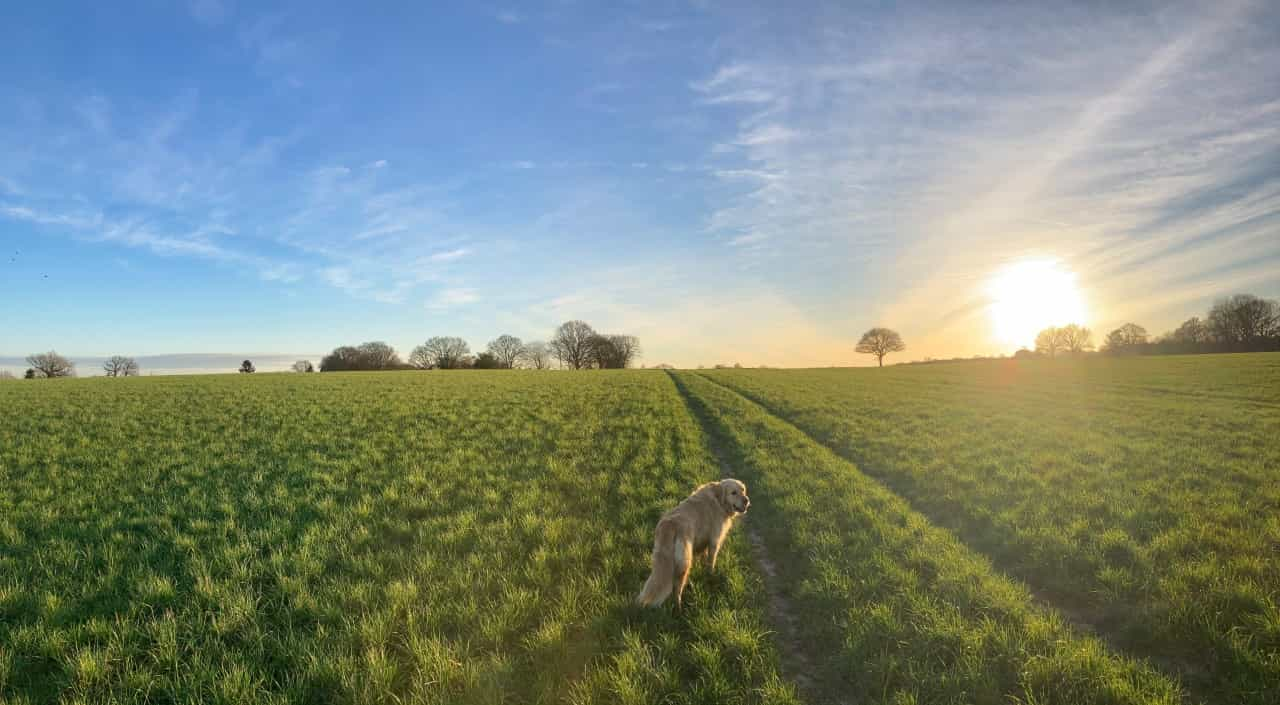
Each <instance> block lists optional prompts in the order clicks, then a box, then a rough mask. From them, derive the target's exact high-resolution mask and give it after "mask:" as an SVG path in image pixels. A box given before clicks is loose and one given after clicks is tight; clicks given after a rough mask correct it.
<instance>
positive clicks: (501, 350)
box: [477, 335, 524, 370]
mask: <svg viewBox="0 0 1280 705" xmlns="http://www.w3.org/2000/svg"><path fill="white" fill-rule="evenodd" d="M523 350H524V343H523V342H521V341H520V339H519V338H517V337H515V336H514V335H500V336H498V337H497V338H494V339H493V340H490V341H489V347H488V353H489V354H490V355H492V356H493V359H494V361H496V362H497V365H498V368H500V369H507V370H509V369H511V368H513V367H515V366H516V362H517V361H518V360H519V359H520V353H521V352H522V351H523ZM477 359H478V358H477ZM485 364H488V363H487V362H486V363H485Z"/></svg>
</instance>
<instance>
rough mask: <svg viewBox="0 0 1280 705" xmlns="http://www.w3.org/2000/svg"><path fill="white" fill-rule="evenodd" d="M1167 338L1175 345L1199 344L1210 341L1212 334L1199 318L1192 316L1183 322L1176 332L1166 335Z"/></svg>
mask: <svg viewBox="0 0 1280 705" xmlns="http://www.w3.org/2000/svg"><path fill="white" fill-rule="evenodd" d="M1168 338H1169V339H1170V340H1172V341H1173V342H1175V343H1190V344H1200V343H1208V342H1210V341H1212V340H1213V333H1212V332H1211V331H1210V330H1209V326H1207V325H1205V322H1204V321H1202V320H1200V317H1199V316H1192V317H1191V318H1188V319H1187V320H1185V321H1183V322H1182V325H1180V326H1178V329H1177V330H1175V331H1173V332H1172V333H1170V334H1169V335H1168Z"/></svg>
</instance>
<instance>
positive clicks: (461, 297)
mask: <svg viewBox="0 0 1280 705" xmlns="http://www.w3.org/2000/svg"><path fill="white" fill-rule="evenodd" d="M479 300H480V293H479V292H478V291H476V290H475V289H471V288H466V287H460V288H453V289H444V290H441V291H440V292H439V293H437V294H436V295H435V296H434V297H432V298H431V300H430V301H428V302H427V308H429V309H433V310H445V309H451V308H456V307H458V306H465V305H467V304H473V303H475V302H477V301H479Z"/></svg>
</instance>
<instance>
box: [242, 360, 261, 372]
mask: <svg viewBox="0 0 1280 705" xmlns="http://www.w3.org/2000/svg"><path fill="white" fill-rule="evenodd" d="M257 371H258V368H256V367H254V366H253V362H252V361H251V360H245V361H244V362H242V363H240V374H245V375H248V374H253V373H254V372H257Z"/></svg>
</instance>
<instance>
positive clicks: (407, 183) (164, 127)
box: [0, 0, 1280, 369]
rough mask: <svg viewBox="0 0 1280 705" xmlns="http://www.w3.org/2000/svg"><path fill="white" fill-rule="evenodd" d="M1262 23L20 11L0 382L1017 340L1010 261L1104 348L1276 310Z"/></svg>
mask: <svg viewBox="0 0 1280 705" xmlns="http://www.w3.org/2000/svg"><path fill="white" fill-rule="evenodd" d="M1278 36H1280V9H1278V8H1277V7H1276V5H1275V4H1274V3H1268V2H1265V1H1264V0H1259V1H1256V2H1220V3H1203V2H1191V3H1177V2H1152V3H1100V2H1090V3H1078V4H1077V3H1068V2H1054V3H990V2H974V3H964V2H952V1H947V2H936V3H901V4H888V3H879V2H875V3H855V2H832V3H805V2H795V3H772V2H760V3H734V2H723V3H721V2H717V3H711V2H683V3H679V2H673V3H664V2H634V3H616V4H606V3H595V2H591V3H588V2H570V1H567V0H558V1H553V2H548V3H519V4H515V3H512V4H503V3H485V2H467V3H458V4H446V3H418V2H412V3H410V2H405V3H391V2H388V3H377V4H376V5H368V4H362V3H336V2H335V3H324V2H305V3H284V4H278V5H276V4H270V3H266V2H237V1H234V0H192V1H190V2H161V1H160V0H152V1H150V2H137V3H109V4H88V3H68V2H57V1H50V2H42V3H17V4H13V5H12V6H10V7H6V9H5V11H4V21H3V22H0V246H2V249H0V255H2V256H0V366H7V367H8V368H9V369H13V368H15V367H18V366H21V359H20V358H21V357H22V356H25V355H26V354H28V353H31V352H36V351H43V350H49V349H56V350H58V351H59V352H62V353H64V354H67V355H69V356H71V357H73V358H76V357H77V356H83V357H84V359H86V360H87V359H91V358H95V357H100V356H104V355H110V354H129V355H136V356H172V355H175V354H186V355H189V356H191V359H195V358H196V357H198V356H200V355H209V354H215V353H218V354H225V355H227V356H229V357H228V358H227V359H232V358H236V357H239V356H244V355H251V354H258V355H262V356H264V357H267V356H269V357H270V358H271V359H272V360H278V361H279V365H280V366H281V367H283V365H284V364H285V362H284V361H287V360H289V359H292V358H293V357H302V356H306V357H311V358H312V359H318V357H319V355H321V354H323V353H325V352H327V351H328V350H330V349H332V348H334V347H336V346H338V345H344V344H357V343H360V342H363V341H367V340H384V341H387V342H389V343H391V344H392V345H393V346H395V347H396V348H397V349H399V350H400V352H401V353H402V355H404V356H406V357H407V355H408V353H409V352H410V350H411V349H412V348H413V346H415V345H417V344H419V343H421V342H422V341H424V340H425V339H427V338H428V337H431V336H436V335H456V336H461V337H463V338H465V339H467V340H468V341H469V342H470V343H471V346H472V348H473V349H482V348H483V346H484V345H485V343H486V342H487V341H488V340H490V339H492V338H494V337H497V336H498V335H499V334H503V333H510V334H514V335H517V336H520V337H522V338H524V339H526V340H532V339H545V338H547V337H548V336H549V335H550V334H551V332H552V330H553V329H554V327H555V326H556V325H557V324H559V323H560V322H562V321H565V320H569V319H583V320H586V321H588V322H590V323H591V324H593V325H594V326H595V327H596V328H597V329H599V330H601V331H602V332H611V333H612V332H617V333H629V334H633V335H636V336H638V337H639V338H640V340H641V343H642V345H643V349H644V357H643V358H642V360H641V362H643V363H645V364H649V365H654V364H658V363H670V364H675V365H679V366H695V365H698V364H706V365H712V364H715V363H733V362H740V363H742V364H744V365H760V364H767V365H771V366H824V365H851V364H874V362H875V360H874V358H871V357H869V356H860V355H857V354H856V353H855V352H854V349H853V348H854V345H855V344H856V342H857V339H858V337H859V336H860V334H861V333H862V331H864V330H866V329H867V328H870V327H872V326H877V325H883V326H888V327H891V328H894V329H896V330H898V331H899V332H901V334H902V337H903V338H904V340H905V342H906V345H907V351H906V352H904V353H901V354H899V355H897V356H896V357H897V359H898V360H907V359H923V358H925V357H952V356H969V355H976V354H1002V353H1003V354H1007V353H1010V352H1012V351H1013V350H1014V349H1016V348H1017V346H1018V344H1019V339H1017V338H1016V336H1015V337H1013V338H1011V337H1010V336H1009V335H1002V334H1001V333H1000V331H1001V325H1000V323H1001V321H999V320H995V319H994V318H993V316H998V314H995V313H993V312H994V311H998V310H1003V309H1002V307H1001V305H998V304H999V302H995V301H993V300H992V296H993V294H992V281H1006V282H1007V281H1010V280H1011V279H1010V277H1008V276H1006V275H1002V274H1001V272H1006V271H1007V270H1008V269H1009V268H1010V267H1013V268H1014V269H1015V271H1024V272H1026V271H1032V272H1034V271H1039V270H1036V269H1034V267H1033V268H1032V269H1031V270H1025V269H1024V270H1017V267H1018V266H1019V263H1024V262H1028V261H1030V262H1034V263H1040V264H1042V265H1044V266H1047V267H1049V268H1050V269H1051V271H1053V272H1055V275H1054V277H1050V278H1051V279H1055V280H1056V279H1058V278H1065V279H1069V280H1070V281H1071V282H1072V283H1073V284H1072V285H1073V286H1074V287H1075V291H1074V292H1072V293H1073V295H1074V296H1076V298H1077V299H1078V301H1079V306H1077V307H1075V308H1073V309H1072V310H1073V311H1075V312H1076V315H1077V317H1079V318H1082V319H1084V320H1081V321H1079V322H1080V323H1082V324H1084V325H1088V326H1089V327H1091V328H1092V329H1093V330H1094V331H1095V340H1098V341H1099V342H1100V341H1101V339H1102V337H1104V336H1105V332H1106V331H1107V330H1110V329H1111V328H1114V327H1117V326H1119V325H1120V324H1122V323H1125V322H1128V321H1133V322H1137V323H1139V324H1141V325H1143V326H1145V327H1146V328H1147V329H1148V330H1149V331H1151V332H1152V333H1160V332H1163V331H1166V330H1169V329H1172V328H1174V327H1176V326H1177V324H1178V323H1179V322H1181V321H1182V320H1184V319H1186V318H1187V317H1189V316H1192V315H1203V313H1204V311H1205V310H1206V309H1207V308H1208V307H1209V306H1210V305H1211V304H1212V302H1213V301H1214V300H1215V299H1216V298H1219V297H1223V296H1226V295H1230V294H1233V293H1238V292H1250V293H1254V294H1257V295H1261V296H1265V297H1269V298H1277V297H1280V41H1277V40H1276V38H1277V37H1278ZM1002 276H1003V278H1002ZM1013 279H1014V280H1017V279H1018V278H1017V277H1014V278H1013ZM1022 279H1032V280H1035V279H1037V277H1034V276H1031V277H1026V276H1024V277H1022ZM1027 286H1029V287H1030V289H1029V290H1028V291H1027V292H1026V296H1027V297H1029V298H1027V300H1028V301H1036V299H1035V298H1034V297H1035V296H1037V295H1038V293H1037V291H1035V290H1034V285H1033V284H1032V285H1027ZM1014 295H1015V297H1016V296H1017V292H1015V294H1014ZM1018 298H1021V297H1018ZM1073 300H1075V299H1073ZM1005 304H1008V302H1005ZM1004 308H1007V305H1006V306H1005V307H1004ZM1032 308H1034V307H1032ZM1046 322H1050V323H1051V322H1052V321H1049V320H1048V319H1046ZM1064 322H1065V321H1064ZM1028 342H1029V341H1028ZM157 359H159V358H157ZM888 361H890V362H892V361H894V357H892V356H891V357H890V358H889V360H888ZM166 364H167V363H163V362H162V363H159V365H160V367H164V366H165V365H166ZM273 364H274V363H273ZM259 367H260V368H262V365H259Z"/></svg>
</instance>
